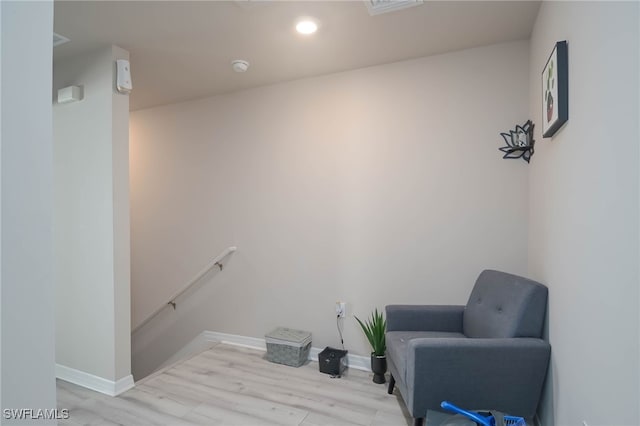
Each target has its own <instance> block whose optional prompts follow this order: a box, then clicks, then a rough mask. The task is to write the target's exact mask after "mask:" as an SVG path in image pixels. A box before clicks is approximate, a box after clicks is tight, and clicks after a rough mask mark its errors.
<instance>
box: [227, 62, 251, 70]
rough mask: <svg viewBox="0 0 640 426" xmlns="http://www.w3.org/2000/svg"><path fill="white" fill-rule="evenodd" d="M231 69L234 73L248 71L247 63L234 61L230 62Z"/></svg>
mask: <svg viewBox="0 0 640 426" xmlns="http://www.w3.org/2000/svg"><path fill="white" fill-rule="evenodd" d="M231 68H233V70H234V71H235V72H246V71H247V70H248V69H249V62H248V61H245V60H242V59H236V60H235V61H231Z"/></svg>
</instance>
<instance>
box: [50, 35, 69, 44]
mask: <svg viewBox="0 0 640 426" xmlns="http://www.w3.org/2000/svg"><path fill="white" fill-rule="evenodd" d="M68 42H69V39H68V38H66V37H64V36H61V35H60V34H56V33H53V47H58V46H60V45H61V44H65V43H68Z"/></svg>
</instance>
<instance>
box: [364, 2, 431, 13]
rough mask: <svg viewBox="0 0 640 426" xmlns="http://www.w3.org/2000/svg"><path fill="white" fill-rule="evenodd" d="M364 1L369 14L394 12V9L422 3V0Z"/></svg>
mask: <svg viewBox="0 0 640 426" xmlns="http://www.w3.org/2000/svg"><path fill="white" fill-rule="evenodd" d="M364 2H365V3H366V4H367V9H369V15H380V14H382V13H388V12H395V11H396V10H401V9H406V8H408V7H413V6H420V5H421V4H424V1H423V0H364Z"/></svg>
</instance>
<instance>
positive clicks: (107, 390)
mask: <svg viewBox="0 0 640 426" xmlns="http://www.w3.org/2000/svg"><path fill="white" fill-rule="evenodd" d="M56 378H58V379H60V380H64V381H65V382H70V383H73V384H75V385H78V386H82V387H85V388H87V389H91V390H94V391H96V392H100V393H103V394H105V395H109V396H117V395H120V394H121V393H123V392H126V391H128V390H129V389H131V388H132V387H134V386H135V384H134V383H133V376H132V375H131V374H129V375H128V376H125V377H123V378H122V379H120V380H117V381H113V380H107V379H105V378H102V377H99V376H95V375H93V374H90V373H86V372H84V371H80V370H76V369H75V368H71V367H67V366H66V365H60V364H56Z"/></svg>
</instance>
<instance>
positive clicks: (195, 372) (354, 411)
mask: <svg viewBox="0 0 640 426" xmlns="http://www.w3.org/2000/svg"><path fill="white" fill-rule="evenodd" d="M371 378H372V374H371V373H367V372H364V371H358V370H348V374H347V375H346V376H344V377H342V378H336V379H332V378H331V377H330V376H328V375H326V374H321V373H320V372H319V371H318V364H317V363H315V362H311V363H309V364H307V365H304V366H302V367H300V368H294V367H288V366H284V365H278V364H273V363H270V362H268V361H266V360H265V359H264V352H261V351H258V350H253V349H246V348H241V347H237V346H230V345H225V344H218V345H215V346H214V347H212V348H211V349H209V350H207V351H205V352H202V353H201V354H199V355H196V356H195V357H193V358H191V359H189V360H186V361H184V362H182V363H180V364H177V365H175V366H173V367H171V368H169V369H167V370H165V371H163V372H161V373H159V374H156V375H152V376H150V377H149V378H147V379H144V380H142V381H140V382H138V383H137V384H136V387H135V388H133V389H131V390H129V391H127V392H125V393H123V394H122V395H120V396H118V397H115V398H112V397H108V396H106V395H102V394H100V393H97V392H93V391H90V390H87V389H85V388H82V387H79V386H75V385H73V384H70V383H67V382H64V381H61V380H58V383H57V388H58V408H60V409H62V408H67V409H69V412H70V418H69V419H68V420H65V421H61V422H60V423H59V424H61V425H114V424H120V425H150V424H154V425H189V424H199V425H271V424H280V425H305V426H307V425H308V426H311V425H371V426H378V425H398V426H404V425H411V424H412V419H411V418H410V416H409V414H408V413H407V411H406V408H404V404H402V402H401V400H399V396H397V395H388V394H387V392H386V389H387V388H386V385H376V384H375V383H373V382H372V381H371Z"/></svg>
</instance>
